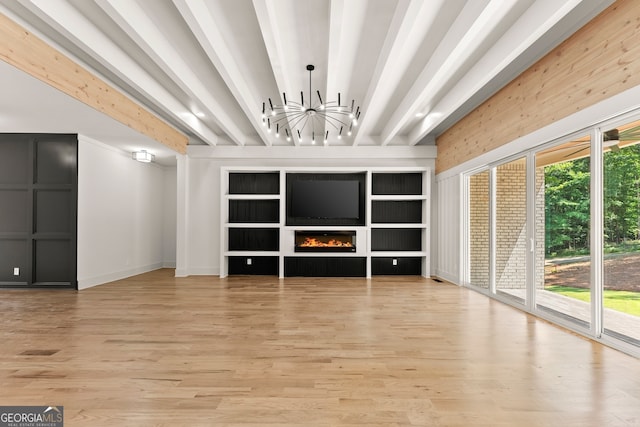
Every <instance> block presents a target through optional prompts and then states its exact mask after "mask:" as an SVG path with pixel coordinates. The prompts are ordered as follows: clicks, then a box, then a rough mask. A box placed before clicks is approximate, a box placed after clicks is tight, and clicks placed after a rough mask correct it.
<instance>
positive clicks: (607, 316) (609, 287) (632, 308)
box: [601, 121, 640, 345]
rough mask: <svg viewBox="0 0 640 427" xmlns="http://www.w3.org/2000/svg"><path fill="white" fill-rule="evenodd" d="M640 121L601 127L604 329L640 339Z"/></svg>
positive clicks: (634, 340) (639, 342)
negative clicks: (605, 127) (602, 129)
mask: <svg viewBox="0 0 640 427" xmlns="http://www.w3.org/2000/svg"><path fill="white" fill-rule="evenodd" d="M639 140H640V122H637V121H636V122H632V123H628V124H625V125H622V126H618V127H617V128H614V129H610V130H608V131H606V132H603V143H602V150H603V162H602V163H603V204H602V207H603V230H602V236H603V248H602V252H603V280H602V288H601V294H602V321H603V330H604V333H605V334H607V335H610V336H613V337H615V338H618V339H621V340H623V341H626V342H629V343H632V344H635V345H640V144H638V142H639Z"/></svg>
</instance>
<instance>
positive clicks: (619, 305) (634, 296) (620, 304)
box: [545, 285, 640, 316]
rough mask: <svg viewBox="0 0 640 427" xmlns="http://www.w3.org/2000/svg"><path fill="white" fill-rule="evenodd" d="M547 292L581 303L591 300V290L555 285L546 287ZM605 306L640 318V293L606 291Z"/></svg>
mask: <svg viewBox="0 0 640 427" xmlns="http://www.w3.org/2000/svg"><path fill="white" fill-rule="evenodd" d="M545 290H547V291H551V292H556V293H558V294H561V295H565V296H568V297H571V298H575V299H579V300H581V301H586V302H589V301H590V300H591V294H590V293H589V289H582V288H572V287H570V286H559V285H553V286H548V287H545ZM604 306H605V307H606V308H610V309H612V310H616V311H620V312H622V313H628V314H633V315H634V316H640V292H628V291H609V290H605V291H604Z"/></svg>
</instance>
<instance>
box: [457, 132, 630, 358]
mask: <svg viewBox="0 0 640 427" xmlns="http://www.w3.org/2000/svg"><path fill="white" fill-rule="evenodd" d="M610 123H614V122H613V121H611V122H610ZM607 129H608V130H607ZM596 147H597V149H596ZM600 147H601V149H600ZM466 183H467V193H466V194H467V236H466V237H467V258H466V260H467V262H466V266H467V271H466V274H467V276H466V277H467V279H466V281H467V282H468V284H469V285H471V286H473V287H476V288H479V289H480V290H481V291H482V292H484V293H486V294H489V295H494V296H497V297H499V298H500V299H502V300H507V301H510V302H511V303H513V304H515V305H523V306H525V307H526V309H527V310H530V311H532V312H536V313H538V314H540V315H542V316H544V317H546V318H549V319H553V320H555V321H557V322H558V323H560V324H563V325H565V326H569V327H573V328H574V329H576V330H579V331H582V332H584V333H588V334H592V336H594V337H596V338H600V337H603V339H614V340H617V342H624V343H627V344H631V345H635V346H638V347H640V120H635V119H634V120H628V121H626V122H621V121H619V122H616V125H615V127H614V125H609V126H606V127H602V128H596V127H593V128H591V129H588V130H585V131H584V132H582V133H580V134H577V135H575V136H573V137H567V138H565V139H564V140H562V141H559V142H558V143H556V144H554V145H548V146H546V147H545V148H543V149H537V150H531V151H529V152H527V153H525V154H523V155H522V157H519V158H516V159H515V160H510V161H506V162H504V163H500V164H496V165H494V166H492V167H489V168H488V169H486V170H483V171H481V172H478V173H474V174H471V175H469V176H468V178H467V180H466ZM621 345H622V344H621Z"/></svg>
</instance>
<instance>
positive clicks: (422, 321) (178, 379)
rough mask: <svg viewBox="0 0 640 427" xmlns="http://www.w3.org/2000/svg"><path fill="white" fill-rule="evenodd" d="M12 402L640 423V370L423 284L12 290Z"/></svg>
mask: <svg viewBox="0 0 640 427" xmlns="http://www.w3.org/2000/svg"><path fill="white" fill-rule="evenodd" d="M0 336H1V337H2V343H3V345H2V346H0V405H63V406H64V408H65V426H113V425H118V426H234V427H251V426H262V427H265V426H266V427H278V426H279V427H293V426H296V427H298V426H312V427H313V426H318V427H328V426H341V427H349V426H351V427H355V426H360V427H361V426H373V427H376V426H385V427H393V426H399V427H407V426H448V427H454V426H465V427H467V426H492V427H495V426H514V425H517V426H525V427H526V426H536V427H538V426H562V427H570V426H580V427H585V426H587V427H588V426H594V427H595V426H597V427H600V426H625V427H628V426H638V425H640V361H639V360H638V359H635V358H633V357H630V356H628V355H625V354H623V353H620V352H618V351H616V350H613V349H611V348H607V347H604V346H602V345H600V344H598V343H595V342H592V341H590V340H587V339H584V338H582V337H579V336H576V335H575V334H572V333H569V332H567V331H565V330H563V329H561V328H559V327H556V326H554V325H551V324H549V323H547V322H545V321H542V320H539V319H536V318H534V317H532V316H528V315H526V314H525V313H523V312H520V311H518V310H515V309H513V308H511V307H509V306H506V305H503V304H501V303H499V302H497V301H494V300H490V299H488V298H486V297H484V296H482V295H479V294H477V293H475V292H473V291H470V290H467V289H463V288H459V287H457V286H453V285H450V284H446V283H437V282H434V281H431V280H429V279H424V278H420V277H376V278H374V279H371V280H366V279H359V278H356V279H341V278H339V279H333V278H323V279H299V278H287V279H278V278H272V277H228V278H225V279H219V278H217V277H189V278H175V277H173V271H172V270H158V271H155V272H152V273H148V274H143V275H140V276H136V277H132V278H129V279H126V280H122V281H117V282H113V283H110V284H106V285H102V286H98V287H95V288H91V289H87V290H83V291H80V292H75V291H69V290H48V289H43V290H23V289H20V290H3V291H2V298H0Z"/></svg>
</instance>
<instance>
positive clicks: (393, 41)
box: [353, 0, 444, 145]
mask: <svg viewBox="0 0 640 427" xmlns="http://www.w3.org/2000/svg"><path fill="white" fill-rule="evenodd" d="M443 3H444V0H437V1H435V0H434V1H423V0H402V1H399V2H398V5H397V7H396V11H395V14H394V16H393V19H392V21H391V24H390V26H389V29H388V31H387V37H386V39H385V42H384V45H383V47H382V50H381V52H380V56H379V57H378V62H377V65H376V68H375V70H374V73H373V76H372V78H371V83H370V84H369V88H368V89H367V96H366V98H365V99H364V100H363V102H362V104H361V110H362V111H366V114H364V115H363V116H362V119H361V120H360V121H359V124H358V128H357V129H356V136H355V138H354V140H353V145H358V144H359V143H360V142H361V140H362V138H363V137H364V136H366V135H368V134H369V133H370V132H371V130H372V129H373V127H374V126H375V125H376V124H377V123H378V122H379V120H380V117H381V116H382V114H383V112H384V110H385V108H386V105H387V100H388V99H389V98H390V97H391V96H392V95H393V92H394V90H395V89H396V88H397V86H398V83H399V82H400V80H401V79H402V78H403V76H404V74H405V72H406V69H407V67H408V66H409V64H410V63H411V60H412V59H413V57H414V55H415V52H416V51H417V50H418V49H419V47H420V45H421V44H422V41H423V39H424V37H425V35H426V33H427V32H428V31H429V28H430V26H431V23H432V22H433V21H435V20H436V19H437V18H438V11H439V10H440V8H441V7H442V6H443Z"/></svg>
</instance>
